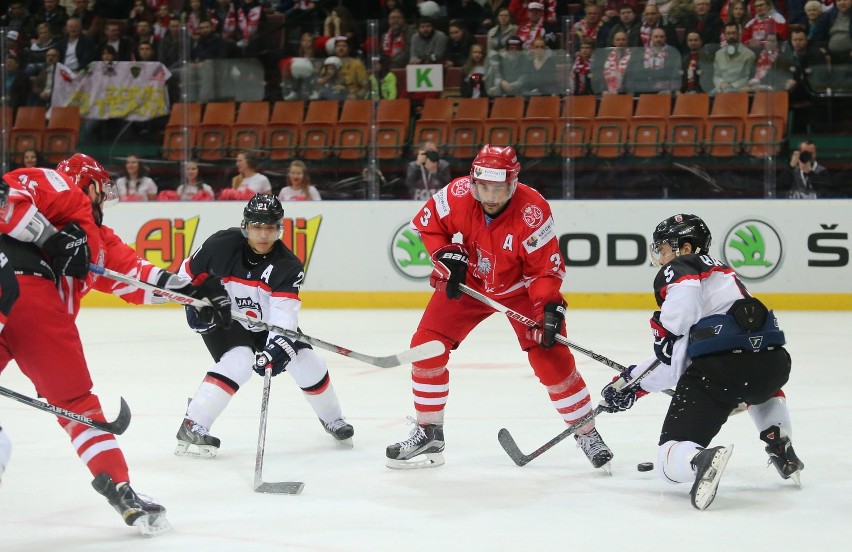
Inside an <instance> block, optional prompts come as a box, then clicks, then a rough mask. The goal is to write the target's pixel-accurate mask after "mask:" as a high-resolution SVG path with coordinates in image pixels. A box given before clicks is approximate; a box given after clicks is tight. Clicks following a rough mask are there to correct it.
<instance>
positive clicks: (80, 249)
mask: <svg viewBox="0 0 852 552" xmlns="http://www.w3.org/2000/svg"><path fill="white" fill-rule="evenodd" d="M42 249H44V252H45V253H47V254H48V255H50V256H51V257H52V258H53V271H54V272H55V273H56V277H57V278H59V277H61V276H71V277H72V278H77V279H80V280H82V279H84V278H85V277H86V276H88V275H89V255H90V251H89V237H88V236H87V235H86V231H85V230H83V229H82V228H80V225H79V224H77V223H76V222H72V223H70V224H68V225H67V226H65V228H63V229H62V230H57V231H56V233H55V234H53V235H52V236H50V237H49V238H47V239H46V240H45V242H44V245H43V246H42Z"/></svg>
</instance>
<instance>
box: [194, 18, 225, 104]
mask: <svg viewBox="0 0 852 552" xmlns="http://www.w3.org/2000/svg"><path fill="white" fill-rule="evenodd" d="M213 29H214V27H213V22H212V21H210V20H206V21H201V22H200V23H199V24H198V38H197V39H195V40H193V45H192V48H191V49H190V54H189V57H190V59H191V60H192V62H191V63H190V74H191V75H193V77H192V80H193V81H195V82H196V83H197V86H198V98H197V100H195V101H200V102H209V101H211V100H212V99H213V98H215V97H216V92H215V90H217V89H218V83H217V81H216V66H215V62H216V60H220V59H223V58H225V57H227V55H228V44H227V43H226V42H225V40H224V39H223V38H222V37H221V36H219V35H217V34H216V33H215V31H214V30H213Z"/></svg>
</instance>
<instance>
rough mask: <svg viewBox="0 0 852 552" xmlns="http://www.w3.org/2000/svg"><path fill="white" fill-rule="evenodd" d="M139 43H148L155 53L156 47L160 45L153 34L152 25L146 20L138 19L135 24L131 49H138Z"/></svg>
mask: <svg viewBox="0 0 852 552" xmlns="http://www.w3.org/2000/svg"><path fill="white" fill-rule="evenodd" d="M140 44H150V45H151V48H153V49H154V52H155V54H156V52H157V48H159V47H160V42H159V41H158V40H157V37H155V36H154V27H153V25H151V24H150V23H148V22H147V21H140V22H139V23H138V24H137V25H136V33H135V35H134V38H133V51H134V52H135V51H136V50H138V49H139V45H140Z"/></svg>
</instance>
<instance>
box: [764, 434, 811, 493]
mask: <svg viewBox="0 0 852 552" xmlns="http://www.w3.org/2000/svg"><path fill="white" fill-rule="evenodd" d="M760 440H761V441H763V442H764V443H766V453H767V454H768V455H769V462H768V464H767V465H769V464H772V465H773V466H775V469H776V470H778V475H780V476H781V477H783V478H784V479H792V480H793V483H795V485H796V486H797V487H801V486H802V481H801V479H800V475H801V473H800V472H801V471H802V470H803V469H805V463H804V462H802V461H801V460H799V457H798V456H796V451H794V450H793V444H792V443H791V442H790V438H789V437H786V436H784V437H782V436H781V429H780V428H779V427H778V426H777V425H773V426H769V427H768V428H766V429H765V430H763V431H761V432H760Z"/></svg>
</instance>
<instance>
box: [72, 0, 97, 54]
mask: <svg viewBox="0 0 852 552" xmlns="http://www.w3.org/2000/svg"><path fill="white" fill-rule="evenodd" d="M70 17H76V18H77V19H79V20H80V23H81V24H82V25H83V36H85V37H86V38H88V39H89V40H91V41H92V42H94V43H95V44H97V43H99V42H100V41H101V33H102V32H103V28H104V19H103V17H101V16H99V15H96V14H95V12H93V11H92V10H90V9H89V0H74V10H73V11H72V12H71V13H70Z"/></svg>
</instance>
